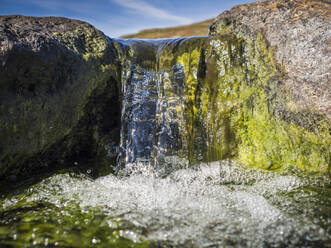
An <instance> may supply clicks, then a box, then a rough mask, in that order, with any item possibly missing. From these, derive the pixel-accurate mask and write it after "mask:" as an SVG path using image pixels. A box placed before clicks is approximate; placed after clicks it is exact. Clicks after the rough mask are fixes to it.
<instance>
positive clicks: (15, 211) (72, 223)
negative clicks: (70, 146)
mask: <svg viewBox="0 0 331 248" xmlns="http://www.w3.org/2000/svg"><path fill="white" fill-rule="evenodd" d="M21 197H22V196H21ZM23 198H24V197H23ZM3 202H4V200H3ZM0 216H1V218H0V246H1V247H32V246H37V247H55V246H56V247H137V248H143V247H149V242H146V241H137V242H134V241H132V240H130V239H128V238H126V237H125V232H130V227H129V226H127V225H125V224H124V223H121V222H120V221H117V220H114V219H112V218H110V217H109V216H107V215H106V214H105V213H104V212H103V211H102V209H101V208H97V207H95V208H92V207H86V208H84V209H81V208H80V207H79V206H78V205H77V204H75V203H74V201H73V202H71V203H67V204H66V205H65V207H57V206H55V205H53V204H51V203H48V202H45V201H33V202H28V201H26V200H24V199H22V200H20V201H18V202H16V203H15V204H14V205H13V206H10V207H7V208H5V209H1V210H0Z"/></svg>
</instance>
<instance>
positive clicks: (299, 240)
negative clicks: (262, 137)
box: [0, 37, 331, 247]
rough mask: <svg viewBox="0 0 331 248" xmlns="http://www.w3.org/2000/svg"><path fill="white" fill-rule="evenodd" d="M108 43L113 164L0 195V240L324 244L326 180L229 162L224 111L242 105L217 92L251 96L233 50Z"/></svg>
mask: <svg viewBox="0 0 331 248" xmlns="http://www.w3.org/2000/svg"><path fill="white" fill-rule="evenodd" d="M114 42H115V43H116V46H117V48H118V50H119V53H120V56H121V61H122V74H121V83H122V120H121V121H122V128H121V152H120V153H121V154H120V159H119V160H120V161H121V164H122V169H120V170H119V173H118V175H117V176H114V175H108V176H105V177H101V178H98V179H96V180H92V179H90V178H88V177H85V176H77V175H71V174H70V173H66V174H58V175H55V176H52V177H50V178H47V179H45V180H43V181H42V182H40V183H38V184H36V185H34V186H32V187H30V188H29V189H27V190H25V191H24V192H20V193H18V194H16V195H13V196H11V197H7V198H6V199H2V200H1V211H0V213H1V218H0V238H1V240H5V243H3V244H4V245H8V246H9V247H10V245H11V244H14V246H15V245H17V246H22V247H23V246H24V244H27V243H28V244H31V246H32V245H36V246H46V247H47V246H49V245H50V246H59V247H94V246H95V247H117V246H122V247H135V246H136V247H328V246H330V244H331V228H330V227H331V211H330V205H331V202H330V199H331V198H330V181H329V178H328V177H323V176H321V177H316V178H311V177H305V176H303V175H300V174H295V173H287V172H284V173H283V174H282V173H274V172H270V171H262V170H258V169H251V168H246V167H244V166H243V165H241V164H238V163H237V162H235V161H233V160H231V156H232V154H233V153H232V152H233V150H235V149H237V150H238V148H236V147H234V146H233V143H232V141H233V139H234V138H235V137H233V134H232V133H231V128H233V126H234V125H238V123H239V122H235V121H236V120H235V121H234V124H233V123H230V121H229V119H228V118H229V114H230V113H231V111H234V110H233V109H235V108H234V107H233V106H235V104H238V106H240V107H242V106H243V105H242V102H239V101H237V100H233V102H231V103H229V102H226V101H225V100H226V98H225V97H224V96H227V97H231V96H232V95H231V94H238V91H239V88H240V89H241V90H242V92H244V95H245V96H246V95H248V96H249V97H247V99H246V98H245V99H244V101H245V103H246V102H248V103H250V101H251V98H250V95H249V94H255V92H253V91H251V90H250V89H249V88H247V87H246V86H247V85H248V86H249V85H250V84H251V82H252V81H251V80H252V78H254V77H255V76H256V75H255V74H254V73H251V72H250V71H249V70H251V71H252V70H253V69H254V68H256V66H255V65H254V61H248V60H246V58H245V53H248V52H249V51H247V50H245V49H246V48H245V47H244V46H242V45H241V44H238V42H237V41H233V40H231V39H229V38H228V37H223V38H222V39H212V38H204V37H201V38H189V39H171V40H157V41H144V40H116V41H114ZM236 42H237V43H236ZM243 54H244V55H243ZM216 67H217V68H216ZM247 68H249V69H247ZM258 73H260V74H261V72H260V71H259V72H258ZM258 73H256V74H258ZM216 78H217V79H221V82H226V83H221V84H220V83H219V81H220V80H218V81H216ZM236 82H240V83H241V85H240V86H237V85H236ZM216 84H217V85H216ZM245 87H246V88H245ZM222 100H224V103H223V102H222ZM231 100H232V98H231ZM238 102H239V103H238ZM222 104H223V105H222ZM242 115H243V118H247V116H244V114H242ZM221 159H223V160H222V161H217V160H221ZM224 159H226V160H224ZM210 161H214V162H210ZM121 172H123V173H121ZM8 225H10V226H11V227H12V229H5V228H3V227H4V226H8ZM2 230H3V231H2ZM17 230H19V231H17Z"/></svg>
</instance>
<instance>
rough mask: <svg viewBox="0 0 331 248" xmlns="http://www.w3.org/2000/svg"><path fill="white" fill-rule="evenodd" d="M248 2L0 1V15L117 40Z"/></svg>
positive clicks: (139, 0) (206, 16) (187, 22)
mask: <svg viewBox="0 0 331 248" xmlns="http://www.w3.org/2000/svg"><path fill="white" fill-rule="evenodd" d="M249 2H254V0H0V15H11V14H21V15H29V16H63V17H69V18H74V19H79V20H83V21H87V22H89V23H91V24H92V25H94V26H95V27H96V28H98V29H100V30H101V31H103V32H104V33H105V34H107V35H108V36H110V37H119V36H121V35H124V34H131V33H135V32H138V31H139V30H142V29H149V28H162V27H171V26H178V25H185V24H190V23H193V22H199V21H203V20H206V19H209V18H214V17H216V16H217V15H218V14H220V13H221V12H223V11H224V10H227V9H230V8H231V7H232V6H235V5H239V4H243V3H249Z"/></svg>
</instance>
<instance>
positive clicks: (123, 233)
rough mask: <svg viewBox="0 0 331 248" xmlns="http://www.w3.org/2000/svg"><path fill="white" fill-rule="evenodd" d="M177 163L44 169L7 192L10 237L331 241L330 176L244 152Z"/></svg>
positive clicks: (195, 242)
mask: <svg viewBox="0 0 331 248" xmlns="http://www.w3.org/2000/svg"><path fill="white" fill-rule="evenodd" d="M173 160H174V159H173ZM177 165H178V167H183V166H185V165H183V164H180V163H178V164H177ZM171 170H172V172H171V173H169V172H168V173H161V174H160V173H159V171H157V170H155V169H152V168H151V167H149V166H148V165H147V164H134V166H133V165H132V166H131V167H130V166H127V168H126V169H125V171H120V172H119V174H121V176H117V177H116V176H113V175H109V176H105V177H103V178H99V179H96V180H92V179H90V178H87V177H85V176H77V175H70V174H58V175H55V176H52V177H50V178H47V179H44V180H43V181H42V182H40V183H38V184H37V185H34V186H32V187H30V188H29V189H27V190H25V191H24V192H18V193H17V194H16V195H13V196H11V197H7V198H5V199H2V201H1V203H2V204H1V206H2V207H1V218H0V224H1V225H0V244H1V245H2V246H1V247H3V246H4V245H5V247H6V245H7V247H20V246H21V247H29V246H32V245H33V244H35V245H39V246H41V247H42V246H48V245H50V246H51V247H53V246H59V247H84V246H85V247H86V246H97V247H112V246H114V247H119V246H122V247H130V246H142V247H145V246H150V247H158V246H160V247H164V246H169V247H173V246H179V247H330V245H331V198H330V196H331V189H330V181H329V179H328V178H315V179H312V178H304V177H299V176H295V175H286V174H283V175H281V174H277V173H271V172H266V171H260V170H255V169H248V168H246V169H245V168H242V167H241V166H238V165H237V164H235V163H234V162H232V163H229V162H213V163H209V164H198V165H196V166H193V167H190V168H184V169H173V168H172V169H171ZM169 171H170V169H169Z"/></svg>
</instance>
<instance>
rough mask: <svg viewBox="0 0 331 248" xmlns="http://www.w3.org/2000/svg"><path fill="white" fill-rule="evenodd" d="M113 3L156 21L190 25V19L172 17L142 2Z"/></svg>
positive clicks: (133, 0) (127, 0)
mask: <svg viewBox="0 0 331 248" xmlns="http://www.w3.org/2000/svg"><path fill="white" fill-rule="evenodd" d="M113 2H114V3H117V4H118V5H121V6H123V7H125V8H129V9H133V10H135V11H137V12H139V13H140V14H143V15H148V16H151V17H154V18H157V19H162V20H171V21H174V22H177V23H178V24H189V23H192V19H190V18H186V17H182V16H176V15H173V14H171V13H169V12H168V11H166V10H163V9H159V8H157V7H155V6H153V5H151V4H149V3H147V2H145V1H143V0H113Z"/></svg>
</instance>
